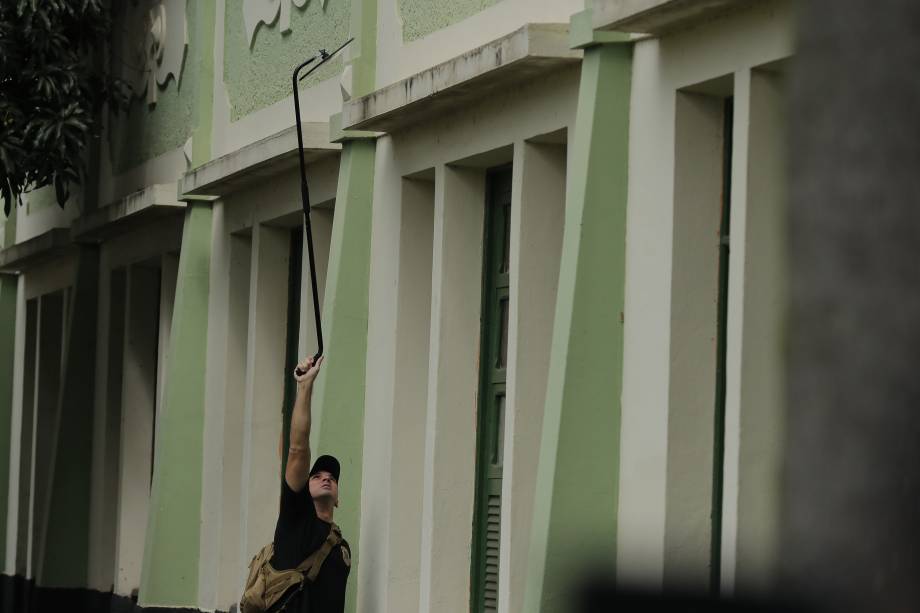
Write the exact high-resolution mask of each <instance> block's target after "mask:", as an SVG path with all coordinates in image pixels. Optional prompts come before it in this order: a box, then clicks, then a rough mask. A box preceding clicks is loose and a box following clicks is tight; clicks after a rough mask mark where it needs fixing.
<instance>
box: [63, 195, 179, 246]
mask: <svg viewBox="0 0 920 613" xmlns="http://www.w3.org/2000/svg"><path fill="white" fill-rule="evenodd" d="M184 208H185V203H184V202H179V200H177V198H176V184H175V183H161V184H157V185H151V186H150V187H146V188H144V189H142V190H139V191H136V192H134V193H133V194H129V195H128V196H126V197H124V198H122V199H121V200H116V201H115V202H113V203H111V204H109V205H106V206H104V207H102V208H100V209H96V210H95V211H93V212H91V213H89V214H88V215H85V216H81V217H78V218H77V219H75V220H74V222H73V225H72V226H71V235H72V236H73V239H74V241H75V242H80V243H100V242H102V241H104V240H106V239H108V238H111V237H112V236H116V235H118V234H123V233H125V232H128V231H130V230H134V229H136V228H138V227H141V226H142V225H146V224H148V223H150V222H151V221H154V220H156V219H159V218H161V217H164V216H169V215H176V214H178V213H181V212H182V210H183V209H184Z"/></svg>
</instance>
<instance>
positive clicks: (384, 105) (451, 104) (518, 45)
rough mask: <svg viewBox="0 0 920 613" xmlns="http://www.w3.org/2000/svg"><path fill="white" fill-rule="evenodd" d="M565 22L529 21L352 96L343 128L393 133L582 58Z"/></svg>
mask: <svg viewBox="0 0 920 613" xmlns="http://www.w3.org/2000/svg"><path fill="white" fill-rule="evenodd" d="M581 57H582V52H581V51H580V50H577V49H571V48H570V47H569V38H568V24H528V25H526V26H524V27H522V28H520V29H518V30H516V31H514V32H512V33H511V34H509V35H507V36H504V37H502V38H499V39H498V40H494V41H492V42H490V43H488V44H486V45H483V46H482V47H479V48H477V49H474V50H472V51H469V52H467V53H465V54H463V55H461V56H458V57H456V58H454V59H452V60H449V61H447V62H444V63H443V64H439V65H437V66H435V67H433V68H429V69H428V70H425V71H423V72H420V73H418V74H416V75H413V76H411V77H409V78H407V79H403V80H402V81H399V82H397V83H394V84H393V85H390V86H387V87H384V88H383V89H379V90H377V91H375V92H373V93H371V94H368V95H367V96H364V97H361V98H357V99H355V100H353V101H351V102H348V103H346V104H345V106H344V107H343V108H342V128H343V129H344V130H370V131H376V132H394V131H396V130H399V129H402V128H405V127H407V126H410V125H412V124H415V123H418V122H422V121H425V120H426V119H427V118H429V117H432V116H436V115H442V114H449V113H452V112H455V111H457V110H460V109H462V108H464V107H466V106H469V105H471V104H473V103H475V102H477V101H479V100H481V99H482V98H483V97H485V96H488V95H489V94H490V93H492V92H495V91H500V90H509V89H512V88H514V86H515V85H517V84H518V83H520V82H523V81H529V80H532V79H538V78H541V77H543V76H544V75H546V74H547V73H549V72H551V71H554V70H558V69H559V68H561V67H563V66H568V65H572V64H574V63H577V62H579V61H581Z"/></svg>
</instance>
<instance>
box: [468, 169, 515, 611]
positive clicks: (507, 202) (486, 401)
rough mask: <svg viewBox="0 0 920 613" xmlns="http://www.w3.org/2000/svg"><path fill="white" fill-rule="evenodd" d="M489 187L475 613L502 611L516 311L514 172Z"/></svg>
mask: <svg viewBox="0 0 920 613" xmlns="http://www.w3.org/2000/svg"><path fill="white" fill-rule="evenodd" d="M486 186H487V188H486V197H487V203H486V215H485V227H484V238H485V240H484V241H483V243H484V246H483V248H484V253H483V283H482V326H481V339H480V373H479V407H478V408H479V410H478V418H477V430H476V432H477V437H476V438H477V440H476V503H475V511H474V519H473V547H472V550H473V551H472V552H473V557H472V582H471V584H472V606H471V610H472V611H475V612H476V613H490V612H492V611H496V610H497V609H498V566H499V547H500V541H501V497H502V472H503V467H502V455H503V453H504V448H503V447H504V439H505V376H506V371H507V361H508V316H509V312H510V306H511V304H510V299H509V291H508V290H509V263H510V251H511V167H510V166H505V167H501V168H497V169H494V170H492V171H490V172H489V173H488V174H487V177H486Z"/></svg>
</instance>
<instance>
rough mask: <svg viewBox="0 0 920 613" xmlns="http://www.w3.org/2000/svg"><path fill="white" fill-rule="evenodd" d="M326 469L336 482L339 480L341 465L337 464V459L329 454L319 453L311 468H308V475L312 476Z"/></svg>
mask: <svg viewBox="0 0 920 613" xmlns="http://www.w3.org/2000/svg"><path fill="white" fill-rule="evenodd" d="M324 470H325V471H326V472H327V473H329V474H330V475H332V477H333V478H334V479H335V481H336V483H338V481H339V472H340V471H341V467H340V466H339V461H338V460H336V459H335V458H334V457H332V456H331V455H321V456H319V457H318V458H316V461H315V462H313V468H311V469H310V476H311V477H312V476H313V475H315V474H316V473H318V472H321V471H324Z"/></svg>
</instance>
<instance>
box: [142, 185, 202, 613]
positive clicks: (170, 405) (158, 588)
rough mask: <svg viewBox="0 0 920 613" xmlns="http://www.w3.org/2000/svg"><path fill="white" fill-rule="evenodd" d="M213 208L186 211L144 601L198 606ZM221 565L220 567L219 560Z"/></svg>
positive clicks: (149, 528) (156, 457)
mask: <svg viewBox="0 0 920 613" xmlns="http://www.w3.org/2000/svg"><path fill="white" fill-rule="evenodd" d="M210 268H211V206H210V204H204V203H199V202H190V203H189V204H188V208H187V209H186V213H185V226H184V228H183V232H182V250H181V255H180V256H179V273H178V280H177V284H176V300H175V308H174V311H173V320H172V329H171V330H170V339H171V340H170V342H171V346H170V351H169V356H168V358H167V363H166V380H167V381H168V384H167V386H166V390H165V396H164V399H163V400H164V402H163V406H162V409H161V415H160V424H159V426H158V431H157V439H156V450H155V452H154V471H153V485H152V487H151V492H150V515H149V518H148V522H147V534H146V542H145V546H144V564H143V571H142V575H141V587H140V595H139V602H140V603H141V604H142V605H144V606H147V605H157V606H181V607H193V608H194V607H197V606H198V604H197V603H198V559H199V555H200V551H199V535H200V531H201V525H200V524H201V479H202V462H203V450H202V445H203V436H204V390H205V366H206V359H207V335H208V297H209V283H210ZM215 563H216V562H215Z"/></svg>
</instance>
